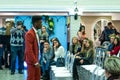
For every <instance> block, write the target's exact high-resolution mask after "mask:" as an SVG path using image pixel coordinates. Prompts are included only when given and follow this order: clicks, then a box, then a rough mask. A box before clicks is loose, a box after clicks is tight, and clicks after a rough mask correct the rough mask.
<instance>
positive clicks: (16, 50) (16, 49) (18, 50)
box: [11, 46, 24, 72]
mask: <svg viewBox="0 0 120 80" xmlns="http://www.w3.org/2000/svg"><path fill="white" fill-rule="evenodd" d="M23 50H24V47H23V46H11V72H15V63H16V57H17V55H18V65H19V68H18V70H19V71H20V70H22V69H23V68H24V67H23V61H24V52H23Z"/></svg>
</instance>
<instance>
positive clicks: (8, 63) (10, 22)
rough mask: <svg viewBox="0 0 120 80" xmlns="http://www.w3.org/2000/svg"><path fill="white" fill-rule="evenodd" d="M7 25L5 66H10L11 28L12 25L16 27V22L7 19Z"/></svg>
mask: <svg viewBox="0 0 120 80" xmlns="http://www.w3.org/2000/svg"><path fill="white" fill-rule="evenodd" d="M5 26H6V32H5V40H6V43H5V67H6V68H10V63H11V62H10V58H11V57H10V53H11V50H10V30H11V28H12V27H14V22H13V21H6V22H5Z"/></svg>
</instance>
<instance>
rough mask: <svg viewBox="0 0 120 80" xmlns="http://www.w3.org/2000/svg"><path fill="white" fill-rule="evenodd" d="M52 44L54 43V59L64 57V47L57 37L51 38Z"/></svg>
mask: <svg viewBox="0 0 120 80" xmlns="http://www.w3.org/2000/svg"><path fill="white" fill-rule="evenodd" d="M53 45H54V46H53V48H54V55H55V57H54V61H55V62H57V59H58V58H60V57H62V58H64V57H65V49H64V47H63V46H62V45H61V43H60V41H59V40H58V39H57V38H56V39H55V40H53Z"/></svg>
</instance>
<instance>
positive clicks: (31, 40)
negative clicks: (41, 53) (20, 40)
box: [25, 28, 39, 65]
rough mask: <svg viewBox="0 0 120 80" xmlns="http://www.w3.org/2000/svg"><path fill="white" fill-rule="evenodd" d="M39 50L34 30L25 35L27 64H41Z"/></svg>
mask: <svg viewBox="0 0 120 80" xmlns="http://www.w3.org/2000/svg"><path fill="white" fill-rule="evenodd" d="M38 50H39V49H38V42H37V38H36V33H35V31H34V30H33V28H32V29H31V30H29V31H28V32H27V33H26V35H25V61H26V62H27V64H29V65H34V64H35V63H37V62H39V60H38Z"/></svg>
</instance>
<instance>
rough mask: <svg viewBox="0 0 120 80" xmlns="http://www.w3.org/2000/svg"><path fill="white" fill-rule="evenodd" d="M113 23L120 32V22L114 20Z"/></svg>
mask: <svg viewBox="0 0 120 80" xmlns="http://www.w3.org/2000/svg"><path fill="white" fill-rule="evenodd" d="M112 22H113V24H114V25H115V27H116V29H117V31H119V32H120V20H114V21H112Z"/></svg>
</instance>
